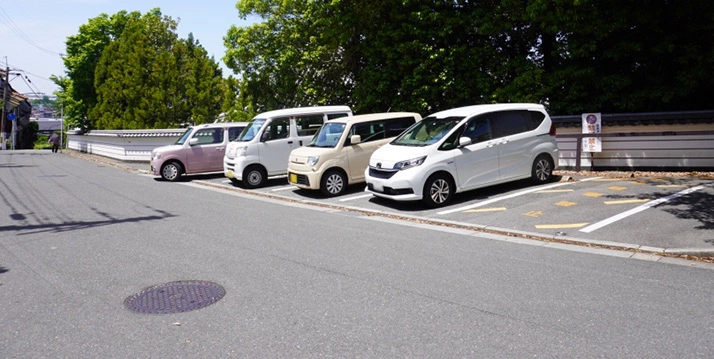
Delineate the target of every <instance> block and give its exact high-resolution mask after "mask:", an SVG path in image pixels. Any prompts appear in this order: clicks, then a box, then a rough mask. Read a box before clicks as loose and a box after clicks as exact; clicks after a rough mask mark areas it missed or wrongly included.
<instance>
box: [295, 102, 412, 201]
mask: <svg viewBox="0 0 714 359" xmlns="http://www.w3.org/2000/svg"><path fill="white" fill-rule="evenodd" d="M419 120H421V115H419V114H418V113H413V112H387V113H373V114H367V115H359V116H351V117H342V118H337V119H332V120H329V121H327V122H326V123H325V124H324V125H323V126H322V127H321V128H320V131H319V132H318V133H317V134H315V136H314V137H313V138H312V140H311V141H310V143H309V144H308V145H307V146H305V147H300V148H296V149H294V150H293V151H292V152H290V157H289V160H288V182H289V183H290V184H292V185H294V186H297V187H298V188H303V189H313V190H317V189H319V190H320V191H321V192H322V193H323V194H324V195H326V196H337V195H340V194H342V193H344V191H345V190H346V189H347V186H348V185H351V184H355V183H360V182H364V171H365V169H366V168H367V165H368V164H369V157H370V156H371V155H372V152H374V151H375V150H376V149H377V148H379V147H380V146H382V145H384V144H386V143H388V142H389V141H391V140H392V139H394V138H395V137H396V136H398V135H399V134H400V133H402V131H404V130H406V129H407V128H408V127H409V126H411V125H413V124H414V123H416V122H417V121H419Z"/></svg>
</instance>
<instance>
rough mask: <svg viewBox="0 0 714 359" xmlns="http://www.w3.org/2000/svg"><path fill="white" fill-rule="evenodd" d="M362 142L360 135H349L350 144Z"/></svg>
mask: <svg viewBox="0 0 714 359" xmlns="http://www.w3.org/2000/svg"><path fill="white" fill-rule="evenodd" d="M360 142H362V136H360V135H352V136H351V137H350V144H351V145H356V144H358V143H360Z"/></svg>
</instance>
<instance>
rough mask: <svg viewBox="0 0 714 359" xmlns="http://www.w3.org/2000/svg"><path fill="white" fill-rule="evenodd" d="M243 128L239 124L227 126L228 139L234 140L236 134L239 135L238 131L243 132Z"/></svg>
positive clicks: (236, 136)
mask: <svg viewBox="0 0 714 359" xmlns="http://www.w3.org/2000/svg"><path fill="white" fill-rule="evenodd" d="M244 128H245V127H243V126H240V127H229V128H228V141H233V140H235V139H236V138H238V136H240V133H241V132H243V129H244Z"/></svg>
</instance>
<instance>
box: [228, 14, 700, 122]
mask: <svg viewBox="0 0 714 359" xmlns="http://www.w3.org/2000/svg"><path fill="white" fill-rule="evenodd" d="M236 7H237V9H238V12H239V15H240V16H241V17H246V16H248V15H258V16H260V17H261V18H262V19H263V22H260V23H257V24H254V25H251V26H248V27H242V28H237V27H232V28H231V29H230V30H229V31H228V33H227V35H226V37H224V40H225V45H226V47H227V51H226V55H225V57H224V61H225V62H226V64H227V65H228V67H230V68H231V69H233V70H234V71H235V73H236V74H238V75H239V76H240V77H241V79H243V80H245V81H246V89H245V91H248V93H249V98H251V99H252V100H251V101H253V103H254V104H255V106H256V108H257V109H260V110H263V109H271V108H279V107H286V106H293V105H306V104H312V105H314V104H323V103H344V104H348V105H352V106H353V108H355V109H356V110H357V112H374V111H385V110H388V109H391V110H415V111H419V112H422V113H424V112H433V111H437V110H441V109H446V108H450V107H455V106H463V105H468V104H477V103H489V102H522V101H528V102H541V103H544V104H546V105H548V106H549V108H550V110H551V113H554V114H570V113H581V112H584V111H602V112H625V111H626V112H630V111H631V112H636V111H667V110H697V109H706V108H710V107H711V105H710V101H708V99H707V97H708V94H709V93H711V92H712V90H714V77H713V76H711V69H712V68H714V67H713V66H712V65H714V56H713V55H714V3H711V2H707V1H704V0H693V1H689V2H686V3H683V2H673V1H669V0H646V1H644V2H643V1H624V2H623V1H615V0H577V1H569V0H532V1H526V0H486V1H480V2H474V1H468V0H456V1H448V2H445V1H432V0H400V1H395V0H358V1H340V0H335V1H329V2H323V1H305V0H292V1H278V0H241V1H238V3H237V5H236Z"/></svg>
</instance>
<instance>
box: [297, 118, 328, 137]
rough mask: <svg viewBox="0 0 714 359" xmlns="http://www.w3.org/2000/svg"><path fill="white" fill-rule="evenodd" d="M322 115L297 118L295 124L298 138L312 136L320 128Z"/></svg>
mask: <svg viewBox="0 0 714 359" xmlns="http://www.w3.org/2000/svg"><path fill="white" fill-rule="evenodd" d="M322 116H323V115H322V114H319V115H310V116H297V117H295V123H296V124H297V130H298V136H312V135H314V134H315V133H317V131H318V130H319V129H320V127H322V122H323V117H322Z"/></svg>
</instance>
